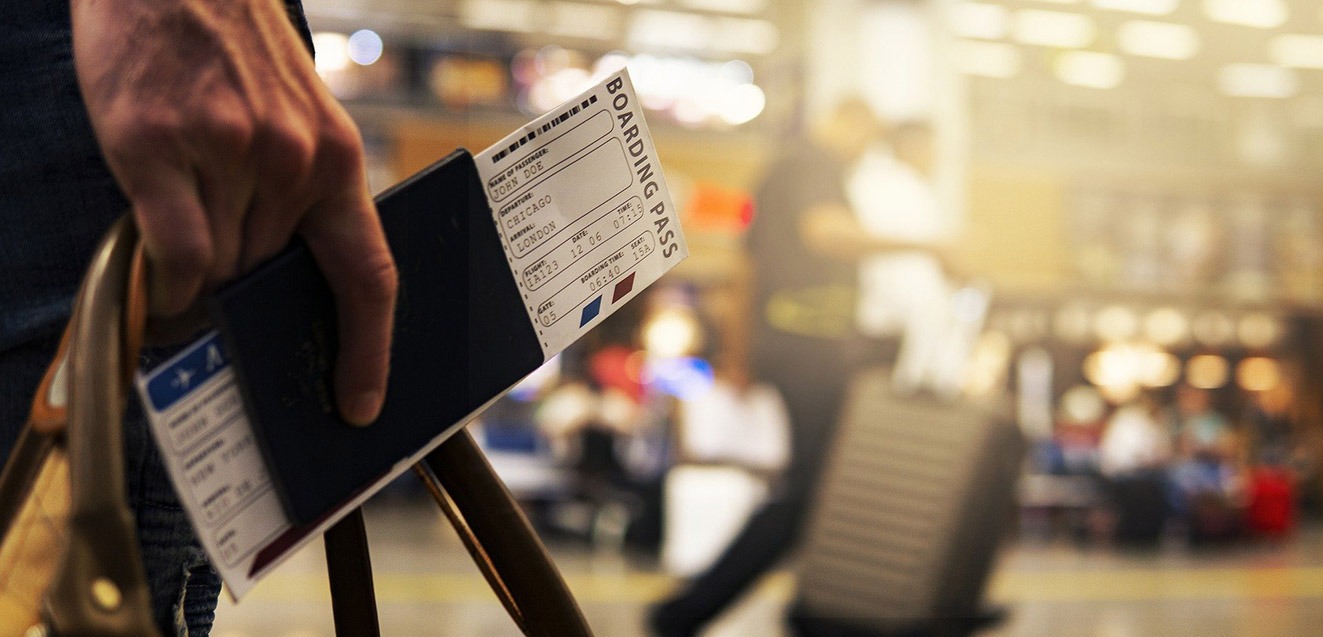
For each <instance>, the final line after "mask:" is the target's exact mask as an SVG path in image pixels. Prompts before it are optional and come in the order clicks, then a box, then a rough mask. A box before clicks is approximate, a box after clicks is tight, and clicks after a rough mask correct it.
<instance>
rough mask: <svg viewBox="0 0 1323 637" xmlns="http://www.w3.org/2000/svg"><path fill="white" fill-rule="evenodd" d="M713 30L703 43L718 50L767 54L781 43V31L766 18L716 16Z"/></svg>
mask: <svg viewBox="0 0 1323 637" xmlns="http://www.w3.org/2000/svg"><path fill="white" fill-rule="evenodd" d="M715 32H716V35H715V36H714V39H713V40H712V41H711V42H706V43H704V44H705V46H707V47H711V48H713V49H716V50H718V51H729V52H733V53H752V54H754V55H767V54H768V53H771V52H772V51H775V50H776V47H777V46H778V45H780V44H781V32H780V31H779V30H777V28H776V25H775V24H772V23H771V22H769V21H767V20H754V19H750V18H717V20H716V23H715Z"/></svg>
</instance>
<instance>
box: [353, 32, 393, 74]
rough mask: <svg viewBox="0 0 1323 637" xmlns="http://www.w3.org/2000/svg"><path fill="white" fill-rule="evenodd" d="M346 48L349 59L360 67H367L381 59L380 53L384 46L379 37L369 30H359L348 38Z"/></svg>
mask: <svg viewBox="0 0 1323 637" xmlns="http://www.w3.org/2000/svg"><path fill="white" fill-rule="evenodd" d="M347 44H348V47H347V48H346V50H347V51H348V52H349V59H351V60H353V61H354V63H355V64H358V65H360V66H367V65H369V64H372V63H374V62H376V61H377V60H380V59H381V53H382V51H383V50H384V49H385V48H386V45H385V44H384V43H383V42H382V41H381V36H380V35H377V32H376V31H373V30H371V29H360V30H358V31H355V32H354V34H353V35H351V36H349V42H347Z"/></svg>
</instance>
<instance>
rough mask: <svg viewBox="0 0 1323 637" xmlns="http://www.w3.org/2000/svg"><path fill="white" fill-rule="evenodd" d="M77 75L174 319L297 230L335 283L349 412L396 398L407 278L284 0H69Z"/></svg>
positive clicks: (348, 125)
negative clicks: (396, 325)
mask: <svg viewBox="0 0 1323 637" xmlns="http://www.w3.org/2000/svg"><path fill="white" fill-rule="evenodd" d="M71 2H72V5H71V7H72V12H73V33H74V58H75V63H76V66H77V72H78V80H79V85H80V87H81V88H82V92H83V97H84V99H85V101H86V103H87V109H88V113H89V114H90V116H91V120H92V126H93V129H94V130H95V132H96V136H97V140H98V141H99V142H100V144H101V149H102V152H103V154H104V155H105V158H106V162H107V163H108V164H109V166H110V169H111V171H113V172H114V174H115V178H116V179H117V180H118V181H119V184H120V187H121V188H123V190H124V192H125V194H126V195H127V196H128V198H129V200H130V202H131V203H132V206H133V214H134V216H135V217H136V219H137V222H138V227H139V228H140V230H141V232H142V236H143V238H144V240H145V242H146V247H147V254H148V259H149V263H150V265H151V278H152V294H151V297H152V310H153V313H154V314H155V315H157V316H164V317H168V316H174V315H178V314H180V313H182V312H184V311H185V310H187V309H188V308H189V307H190V306H192V305H193V304H194V303H195V301H196V300H197V298H198V295H199V294H200V293H201V292H203V291H204V290H208V289H210V288H212V287H214V286H216V285H217V284H219V283H222V282H224V281H226V280H227V279H230V278H232V277H234V276H236V275H238V274H239V273H241V272H244V271H247V270H249V269H251V268H252V267H253V266H254V265H256V264H258V263H260V262H261V261H262V260H264V259H266V258H268V257H270V256H272V255H274V254H275V253H277V252H278V251H280V250H281V249H282V248H284V247H285V245H286V244H287V243H288V242H289V240H290V238H291V237H292V236H293V235H295V234H298V235H300V236H302V237H303V238H304V240H306V241H307V244H308V247H309V248H311V250H312V254H313V255H314V257H315V258H316V259H317V262H318V264H319V265H320V267H321V268H322V271H323V273H324V274H325V275H326V278H327V280H328V281H329V282H330V284H331V288H332V290H333V291H334V292H335V297H336V305H337V309H338V313H339V324H340V331H339V335H340V354H341V355H340V359H339V360H338V361H337V362H336V371H335V390H336V396H337V397H338V403H339V408H340V412H341V414H342V416H343V417H344V418H345V419H346V420H348V421H349V422H352V423H356V424H366V423H368V422H371V421H372V420H374V419H375V418H376V416H377V413H378V412H379V411H380V408H381V402H382V399H383V398H384V396H385V388H386V375H387V368H388V365H389V357H390V330H391V316H392V312H393V308H394V302H395V291H396V286H397V280H396V273H395V265H394V262H393V261H392V260H391V256H390V252H389V251H388V249H387V246H386V242H385V238H384V237H383V235H382V231H381V226H380V223H379V222H378V220H377V215H376V212H375V209H374V207H373V204H372V199H371V197H370V196H369V194H368V191H367V184H366V178H365V170H364V166H363V148H362V139H361V137H360V136H359V133H358V129H357V128H356V127H355V126H354V124H353V122H352V121H351V120H350V119H349V116H348V114H346V113H345V111H344V109H343V108H342V107H341V106H340V105H339V103H338V102H336V100H335V99H334V97H332V96H331V94H330V93H329V92H328V90H327V89H326V87H325V86H324V85H323V84H322V82H321V80H320V78H318V77H317V74H316V73H315V71H314V69H313V65H312V61H311V58H310V57H309V55H308V52H307V50H306V48H305V47H304V44H303V41H302V40H301V39H300V38H299V36H298V34H297V33H296V32H295V30H294V28H293V26H292V25H291V24H290V21H289V17H288V15H287V14H286V12H285V7H284V4H283V3H282V2H280V0H71Z"/></svg>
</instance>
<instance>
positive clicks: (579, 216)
mask: <svg viewBox="0 0 1323 637" xmlns="http://www.w3.org/2000/svg"><path fill="white" fill-rule="evenodd" d="M475 160H476V161H477V164H478V174H479V175H480V176H481V177H482V181H483V187H484V189H485V190H486V193H487V198H488V200H490V202H491V208H492V216H493V218H494V220H495V222H496V228H497V231H498V232H499V233H500V235H501V240H502V243H503V244H504V249H505V253H506V258H507V260H508V261H509V262H510V272H511V274H512V275H513V276H514V278H515V282H516V283H517V284H518V286H519V289H520V292H521V294H522V295H523V297H524V301H525V303H524V305H525V308H526V309H527V311H528V318H529V320H530V321H532V322H533V327H534V329H535V330H536V331H537V334H538V337H539V340H540V341H541V344H542V351H543V354H544V355H545V356H548V357H550V356H551V355H552V354H555V353H556V352H559V351H560V350H562V349H564V348H565V346H567V345H569V344H570V343H572V342H574V341H575V340H576V339H577V338H578V337H579V335H580V334H582V333H583V332H584V331H585V330H587V329H589V328H591V327H592V326H594V325H596V324H597V323H599V322H600V321H601V320H602V319H604V318H606V317H607V316H608V315H610V314H611V312H613V311H614V310H615V308H617V307H619V306H620V304H622V303H625V302H626V301H628V300H629V299H630V298H632V297H633V296H634V295H635V294H637V293H638V292H639V291H640V290H642V289H644V288H646V287H647V286H648V285H650V284H651V283H652V282H654V281H656V280H657V279H658V278H659V277H661V275H662V274H664V273H665V272H666V271H667V270H669V269H671V267H673V266H674V265H675V264H676V263H679V262H680V261H681V260H682V259H684V258H685V257H686V256H688V254H689V249H688V247H687V246H686V245H685V241H684V235H683V233H682V232H681V231H680V222H679V217H678V215H677V213H676V210H675V205H674V204H673V203H672V202H671V194H670V191H669V190H668V189H667V188H666V182H665V181H664V180H663V179H662V172H661V162H660V161H659V160H658V157H657V148H656V146H654V145H653V143H652V136H651V135H650V134H649V133H648V127H647V125H646V124H645V123H644V121H643V105H642V104H641V103H640V102H639V99H638V96H637V95H636V94H635V93H634V85H633V83H631V82H630V79H629V73H628V72H627V71H626V70H624V69H622V70H620V71H617V72H616V73H614V74H612V75H610V76H608V77H607V78H606V79H605V80H603V81H602V82H600V83H598V84H597V86H596V87H595V88H593V89H592V90H590V91H588V92H587V93H584V94H583V95H581V96H580V97H579V98H577V99H576V100H574V101H572V102H570V103H568V104H566V105H563V106H562V107H561V108H559V109H557V110H554V111H552V112H550V113H547V114H546V115H544V116H542V117H539V118H538V119H536V120H534V121H533V122H531V123H529V124H528V125H526V126H524V127H523V128H521V129H519V130H517V131H515V132H514V133H511V134H510V135H509V136H507V137H506V138H505V139H503V140H501V141H500V142H498V143H496V144H495V145H493V146H492V147H491V148H489V149H487V150H486V151H483V152H482V153H480V154H479V155H478V156H477V157H476V158H475Z"/></svg>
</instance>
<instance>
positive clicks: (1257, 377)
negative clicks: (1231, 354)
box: [1236, 357, 1282, 391]
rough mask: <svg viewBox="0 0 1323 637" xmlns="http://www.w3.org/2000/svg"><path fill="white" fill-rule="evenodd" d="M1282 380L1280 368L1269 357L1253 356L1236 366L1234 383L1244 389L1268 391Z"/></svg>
mask: <svg viewBox="0 0 1323 637" xmlns="http://www.w3.org/2000/svg"><path fill="white" fill-rule="evenodd" d="M1281 382H1282V368H1281V366H1280V365H1278V364H1277V361H1275V360H1273V359H1271V358H1260V357H1253V358H1247V359H1245V360H1243V361H1240V364H1239V365H1237V366H1236V384H1237V385H1240V388H1241V389H1244V390H1245V391H1269V390H1271V389H1275V388H1276V387H1277V385H1279V384H1281Z"/></svg>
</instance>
